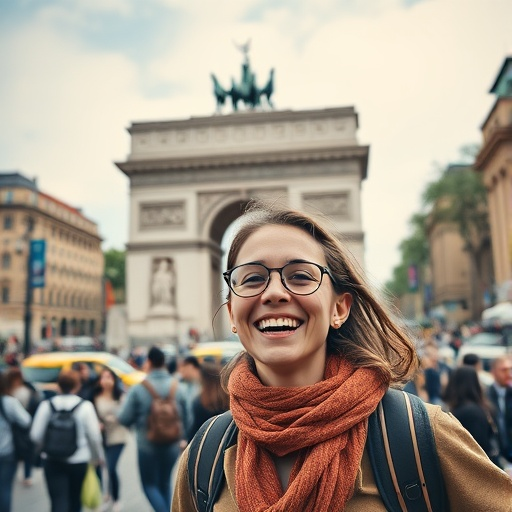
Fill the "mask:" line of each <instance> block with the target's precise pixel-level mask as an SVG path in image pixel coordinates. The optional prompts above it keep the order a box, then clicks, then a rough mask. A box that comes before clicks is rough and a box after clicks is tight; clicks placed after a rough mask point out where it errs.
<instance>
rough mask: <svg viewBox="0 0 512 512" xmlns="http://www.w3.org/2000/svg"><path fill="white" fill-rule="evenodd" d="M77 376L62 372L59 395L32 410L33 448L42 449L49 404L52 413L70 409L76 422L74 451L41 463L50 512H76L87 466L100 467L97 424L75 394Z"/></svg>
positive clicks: (92, 412)
mask: <svg viewBox="0 0 512 512" xmlns="http://www.w3.org/2000/svg"><path fill="white" fill-rule="evenodd" d="M80 384H81V382H80V375H79V374H78V372H76V371H75V370H62V371H61V372H60V373H59V376H58V378H57V385H58V387H59V391H60V393H59V394H57V395H56V396H54V397H51V398H49V399H47V400H44V401H43V402H42V403H41V405H40V406H39V407H38V409H37V411H36V415H35V416H34V421H33V422H32V428H31V430H30V437H31V438H32V440H33V441H34V443H35V444H36V447H40V448H42V449H43V457H45V455H46V454H45V453H44V440H45V434H46V430H47V427H48V423H49V421H50V418H51V416H52V409H51V406H50V401H51V402H52V404H53V406H54V407H55V409H56V410H58V411H59V410H71V409H72V408H73V407H75V406H76V405H77V404H79V403H80V404H79V405H78V407H76V409H75V410H74V412H73V417H74V418H75V421H76V425H77V428H76V436H77V437H76V444H77V449H76V451H75V452H74V453H73V454H72V455H71V456H70V457H68V458H66V459H53V458H50V457H46V458H45V460H44V476H45V480H46V486H47V488H48V494H49V495H50V501H51V510H52V512H80V510H81V509H82V505H81V502H80V493H81V489H82V483H83V481H84V478H85V473H86V470H87V464H88V463H92V464H94V465H103V464H104V462H105V455H104V452H103V442H102V438H101V430H100V424H99V421H98V417H97V416H96V411H95V410H94V406H93V405H92V403H91V402H89V401H88V400H83V399H82V398H80V397H79V396H78V395H77V393H78V391H79V389H80Z"/></svg>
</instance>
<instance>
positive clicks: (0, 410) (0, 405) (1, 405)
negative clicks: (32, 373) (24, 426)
mask: <svg viewBox="0 0 512 512" xmlns="http://www.w3.org/2000/svg"><path fill="white" fill-rule="evenodd" d="M0 414H1V415H2V416H3V417H4V418H5V421H7V423H8V424H9V425H12V422H11V420H10V419H9V418H8V417H7V413H6V412H5V409H4V400H3V396H0Z"/></svg>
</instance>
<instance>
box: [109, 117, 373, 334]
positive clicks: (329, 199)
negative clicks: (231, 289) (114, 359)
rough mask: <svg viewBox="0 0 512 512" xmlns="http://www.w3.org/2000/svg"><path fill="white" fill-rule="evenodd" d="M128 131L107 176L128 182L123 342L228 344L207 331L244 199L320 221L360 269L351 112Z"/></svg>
mask: <svg viewBox="0 0 512 512" xmlns="http://www.w3.org/2000/svg"><path fill="white" fill-rule="evenodd" d="M128 131H129V132H130V134H131V153H130V155H129V157H128V159H127V160H126V161H125V162H119V163H117V164H116V165H117V166H118V167H119V168H120V169H121V170H122V171H123V172H124V173H125V174H126V175H127V176H128V177H129V179H130V231H129V241H128V245H127V262H126V263H127V315H128V324H129V325H128V329H129V336H130V337H131V339H132V342H133V343H137V342H150V341H155V340H158V339H160V340H161V341H163V340H164V339H182V338H183V336H186V333H187V332H188V331H189V330H190V329H194V330H196V331H198V332H199V333H201V334H202V335H203V337H205V338H223V337H225V336H227V333H226V331H225V326H224V325H223V324H222V322H219V323H218V325H217V322H216V323H215V325H214V326H213V327H212V319H213V317H214V316H215V312H216V311H217V310H218V308H219V307H220V306H221V304H222V303H223V300H224V298H225V296H226V293H227V290H226V289H225V288H226V287H225V286H224V284H223V283H222V282H221V272H222V256H223V250H222V247H221V244H222V240H223V237H224V235H225V233H226V231H227V230H228V228H229V226H230V225H231V224H232V223H233V222H234V221H235V220H236V219H237V218H238V217H239V216H240V213H241V208H242V207H243V205H244V204H246V203H247V201H249V200H250V199H251V198H255V197H258V198H262V199H272V200H277V201H281V202H284V203H287V204H289V205H291V206H292V207H295V208H299V209H304V210H309V211H312V212H315V213H321V214H323V215H325V216H327V217H328V218H329V221H330V222H331V224H332V226H333V228H334V229H335V230H336V231H337V232H338V233H339V235H340V237H343V238H344V239H345V240H346V241H347V244H348V245H349V249H350V250H351V252H352V253H353V254H354V257H355V259H356V260H358V261H359V262H360V264H361V265H362V264H363V256H364V235H363V231H362V222H361V182H362V180H364V179H365V178H366V173H367V162H368V153H369V148H368V147H367V146H361V145H359V144H358V142H357V138H356V131H357V114H356V112H355V111H354V109H353V108H352V107H348V108H332V109H324V110H311V111H296V112H295V111H275V112H244V113H238V114H231V115H223V116H220V115H218V116H212V117H202V118H191V119H188V120H176V121H166V122H147V123H133V124H132V126H131V127H130V128H129V130H128ZM165 258H167V260H168V263H169V265H170V264H171V263H172V268H173V272H174V279H169V282H171V281H172V283H173V285H172V286H173V293H174V294H175V302H174V304H173V307H172V308H170V309H169V308H168V309H167V311H166V313H163V310H162V308H159V309H158V310H157V311H159V312H161V313H162V314H155V304H154V303H153V302H154V297H152V295H151V282H152V280H153V279H154V276H155V262H156V261H159V260H162V259H165ZM162 279H163V278H162ZM165 279H167V278H165ZM169 286H170V285H169ZM218 316H219V317H222V316H224V315H222V314H221V315H218Z"/></svg>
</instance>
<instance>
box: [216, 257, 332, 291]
mask: <svg viewBox="0 0 512 512" xmlns="http://www.w3.org/2000/svg"><path fill="white" fill-rule="evenodd" d="M272 272H278V273H279V275H280V277H281V283H283V286H284V287H285V288H286V289H287V290H288V291H289V292H291V293H293V294H295V295H311V294H312V293H315V292H316V291H317V290H318V288H320V285H321V284H322V277H323V276H324V274H327V275H328V276H329V277H330V278H331V280H332V281H333V282H334V278H333V277H332V274H331V272H330V270H329V269H328V268H327V267H322V266H321V265H318V264H317V263H311V262H309V261H292V262H291V263H287V264H286V265H285V266H284V267H281V268H268V267H266V266H265V265H263V264H261V263H244V264H243V265H238V266H237V267H234V268H232V269H231V270H227V271H226V272H224V273H223V274H222V275H223V276H224V279H225V281H226V283H227V284H228V286H229V288H230V290H231V291H232V292H233V293H234V294H235V295H238V296H239V297H244V298H249V297H256V295H259V294H260V293H263V292H264V291H265V290H266V289H267V287H268V285H269V283H270V274H271V273H272Z"/></svg>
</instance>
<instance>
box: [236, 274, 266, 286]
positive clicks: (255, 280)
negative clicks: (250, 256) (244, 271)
mask: <svg viewBox="0 0 512 512" xmlns="http://www.w3.org/2000/svg"><path fill="white" fill-rule="evenodd" d="M265 281H266V277H265V276H263V275H261V274H249V275H247V276H245V277H244V278H243V279H242V280H241V282H240V284H242V285H257V284H261V283H264V282H265Z"/></svg>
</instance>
